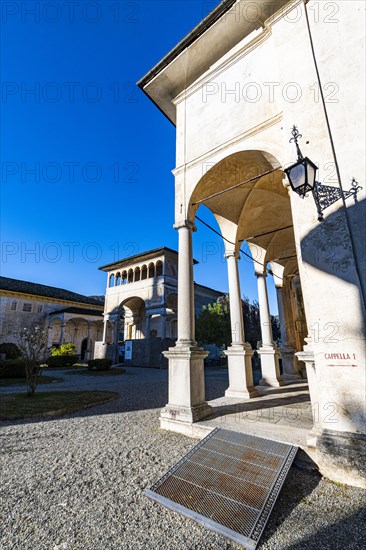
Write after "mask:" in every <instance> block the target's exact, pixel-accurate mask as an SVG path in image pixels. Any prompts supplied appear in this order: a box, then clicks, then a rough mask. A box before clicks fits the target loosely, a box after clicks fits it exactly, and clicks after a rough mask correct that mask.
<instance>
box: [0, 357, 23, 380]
mask: <svg viewBox="0 0 366 550" xmlns="http://www.w3.org/2000/svg"><path fill="white" fill-rule="evenodd" d="M25 375H26V373H25V363H24V361H23V360H22V359H8V360H7V361H0V378H25Z"/></svg>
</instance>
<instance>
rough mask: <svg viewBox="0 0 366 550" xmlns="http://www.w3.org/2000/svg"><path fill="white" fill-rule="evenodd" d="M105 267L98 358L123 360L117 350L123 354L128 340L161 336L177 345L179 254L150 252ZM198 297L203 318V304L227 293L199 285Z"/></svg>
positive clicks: (196, 289)
mask: <svg viewBox="0 0 366 550" xmlns="http://www.w3.org/2000/svg"><path fill="white" fill-rule="evenodd" d="M192 265H193V264H192ZM100 269H101V270H102V271H105V272H106V273H107V288H106V296H105V307H104V332H103V340H102V342H98V343H97V346H96V356H98V357H106V356H108V357H111V358H113V359H115V360H118V357H119V356H120V355H121V354H120V353H118V349H117V348H118V346H119V347H120V348H121V346H122V348H123V350H124V344H125V342H126V341H135V342H136V341H137V340H140V341H141V340H145V339H148V338H150V337H156V338H159V339H161V340H162V341H164V340H167V341H168V340H169V341H170V344H172V343H173V342H174V341H175V340H176V338H177V311H178V302H177V276H178V254H177V252H176V251H174V250H171V249H169V248H166V247H163V248H159V249H155V250H150V251H148V252H145V253H141V254H138V255H136V256H134V257H132V258H127V259H125V260H120V261H117V262H114V263H112V264H108V265H106V266H103V267H101V268H100ZM195 296H196V310H195V313H196V314H197V315H198V314H199V313H200V311H201V309H202V306H203V305H207V304H209V303H213V302H215V301H216V299H217V298H218V297H219V296H222V292H218V291H216V290H213V289H211V288H208V287H205V286H202V285H198V284H196V285H195ZM141 346H142V344H141V345H140V348H141ZM135 348H137V345H136V344H135V346H134V347H133V349H135ZM140 348H139V349H140ZM148 353H149V351H148V350H146V354H147V355H148ZM136 361H137V364H138V363H139V364H140V366H150V364H149V361H148V358H147V359H146V358H144V360H143V361H141V360H140V361H138V360H137V359H136ZM153 366H156V365H155V363H154V365H153Z"/></svg>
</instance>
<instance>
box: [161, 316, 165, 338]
mask: <svg viewBox="0 0 366 550" xmlns="http://www.w3.org/2000/svg"><path fill="white" fill-rule="evenodd" d="M160 317H161V339H162V340H163V339H164V338H166V313H161V315H160Z"/></svg>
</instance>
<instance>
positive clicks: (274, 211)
mask: <svg viewBox="0 0 366 550" xmlns="http://www.w3.org/2000/svg"><path fill="white" fill-rule="evenodd" d="M261 174H266V175H262V176H261ZM255 176H260V177H258V178H257V179H255V180H253V181H250V182H248V183H245V184H243V185H242V186H240V187H236V188H234V189H230V190H229V188H231V187H233V186H235V185H237V184H240V183H241V182H245V181H247V180H248V179H250V178H254V177H255ZM283 179H284V172H283V170H282V167H281V165H280V162H279V161H278V160H277V158H276V157H275V156H274V155H272V154H271V153H269V152H267V151H264V150H253V149H250V150H242V151H238V152H236V153H233V154H231V155H229V156H227V157H224V158H223V159H222V160H220V161H219V162H218V163H217V164H215V165H214V166H212V167H211V168H210V170H208V171H207V173H206V174H205V175H204V176H202V178H201V179H200V180H199V181H198V183H197V184H196V186H195V188H194V190H193V192H192V194H191V197H190V201H189V203H190V207H189V219H190V220H191V221H194V218H195V216H196V213H197V210H198V208H199V207H200V206H201V205H205V206H206V207H207V208H208V209H209V210H210V211H211V212H212V213H213V214H214V216H215V218H216V220H217V222H218V224H219V226H220V229H221V232H222V234H223V236H224V238H227V239H228V240H229V241H230V242H233V243H234V245H235V247H236V249H239V248H240V244H241V242H243V241H248V242H250V244H251V250H252V249H255V248H256V247H258V248H261V249H264V250H265V251H266V255H265V258H263V263H264V264H266V263H267V262H270V261H271V260H275V261H277V262H279V263H281V262H282V263H283V262H285V263H286V262H287V261H288V260H289V256H296V247H295V238H294V232H293V227H292V212H291V203H290V197H289V194H288V190H287V189H286V187H285V186H284V184H283ZM221 191H227V192H226V193H220V192H221ZM218 193H219V194H218ZM199 201H202V202H199ZM197 203H198V204H197ZM290 251H293V252H292V253H291V254H290ZM283 265H285V264H284V263H283Z"/></svg>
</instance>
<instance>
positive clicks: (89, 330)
mask: <svg viewBox="0 0 366 550" xmlns="http://www.w3.org/2000/svg"><path fill="white" fill-rule="evenodd" d="M90 332H91V321H88V336H87V341H86V359H91V358H92V357H91V351H92V350H91V338H90Z"/></svg>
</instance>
